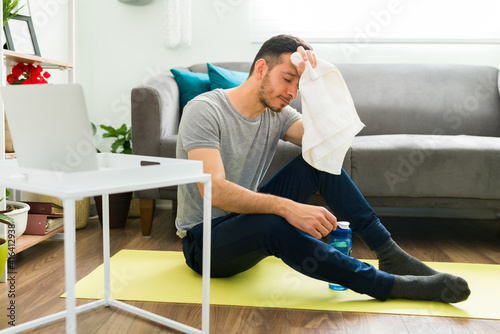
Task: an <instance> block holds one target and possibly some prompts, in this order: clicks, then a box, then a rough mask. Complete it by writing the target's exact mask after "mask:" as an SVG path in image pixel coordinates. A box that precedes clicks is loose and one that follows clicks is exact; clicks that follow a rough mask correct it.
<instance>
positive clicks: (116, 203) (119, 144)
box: [92, 124, 132, 228]
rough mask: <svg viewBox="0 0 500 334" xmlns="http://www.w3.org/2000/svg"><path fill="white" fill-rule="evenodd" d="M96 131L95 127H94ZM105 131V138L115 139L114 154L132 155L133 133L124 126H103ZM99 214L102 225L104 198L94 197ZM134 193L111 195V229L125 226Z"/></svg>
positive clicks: (112, 150)
mask: <svg viewBox="0 0 500 334" xmlns="http://www.w3.org/2000/svg"><path fill="white" fill-rule="evenodd" d="M92 127H93V128H94V129H95V125H93V126H92ZM100 128H101V129H103V130H104V131H105V133H104V134H103V138H114V141H113V142H112V143H111V152H112V153H123V154H132V143H131V142H132V131H131V129H130V128H128V127H127V125H126V124H123V125H122V126H121V127H119V128H113V127H112V126H107V125H101V126H100ZM94 200H95V204H96V208H97V214H98V216H99V220H100V221H101V224H102V196H95V197H94ZM131 200H132V192H126V193H119V194H111V195H109V228H122V227H124V226H125V224H126V222H127V218H128V212H129V209H130V201H131Z"/></svg>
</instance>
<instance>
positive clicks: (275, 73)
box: [259, 53, 299, 112]
mask: <svg viewBox="0 0 500 334" xmlns="http://www.w3.org/2000/svg"><path fill="white" fill-rule="evenodd" d="M290 55H291V53H285V54H283V55H282V56H281V58H282V63H281V64H278V65H276V66H275V67H273V69H272V70H268V71H267V72H266V74H265V75H264V77H263V78H262V81H261V84H260V87H259V99H260V102H261V103H262V104H264V105H265V106H266V107H268V108H269V109H271V110H273V111H275V112H281V110H283V108H284V107H286V106H287V105H288V104H290V102H292V100H293V99H295V98H296V97H297V89H298V86H299V74H298V73H297V69H296V67H295V66H294V65H293V64H292V61H291V60H290Z"/></svg>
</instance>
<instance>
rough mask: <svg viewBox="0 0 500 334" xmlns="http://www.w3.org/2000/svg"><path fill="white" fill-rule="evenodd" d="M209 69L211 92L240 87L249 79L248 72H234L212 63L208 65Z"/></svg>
mask: <svg viewBox="0 0 500 334" xmlns="http://www.w3.org/2000/svg"><path fill="white" fill-rule="evenodd" d="M207 68H208V77H209V78H210V89H211V90H214V89H217V88H221V89H229V88H234V87H238V86H239V85H241V84H242V83H243V82H244V81H245V80H246V79H247V78H248V72H240V71H232V70H228V69H225V68H222V67H219V66H215V65H212V64H210V63H207Z"/></svg>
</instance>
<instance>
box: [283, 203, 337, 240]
mask: <svg viewBox="0 0 500 334" xmlns="http://www.w3.org/2000/svg"><path fill="white" fill-rule="evenodd" d="M285 201H286V203H284V204H285V205H284V206H282V207H281V208H280V209H279V210H278V211H279V212H280V213H279V215H280V216H282V217H283V218H285V219H286V220H287V221H288V222H289V223H290V224H291V225H292V226H295V227H296V228H298V229H299V230H301V231H304V232H306V233H308V234H310V235H311V236H313V237H314V238H316V239H321V238H322V237H325V236H327V235H328V234H329V233H330V232H331V231H333V230H334V229H336V228H337V218H336V217H335V216H334V215H333V214H332V213H331V212H330V211H328V210H327V209H326V208H324V207H322V206H315V205H308V204H302V203H297V202H294V201H291V200H285Z"/></svg>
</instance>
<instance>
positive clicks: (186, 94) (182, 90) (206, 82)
mask: <svg viewBox="0 0 500 334" xmlns="http://www.w3.org/2000/svg"><path fill="white" fill-rule="evenodd" d="M170 72H172V74H173V75H174V77H175V81H176V82H177V85H178V86H179V95H180V100H181V112H182V109H184V106H185V105H186V104H187V103H188V102H189V101H191V100H192V99H194V98H195V97H196V96H198V95H200V94H202V93H205V92H208V91H209V90H210V78H209V76H208V74H206V73H196V72H189V71H184V70H179V69H171V70H170Z"/></svg>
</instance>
